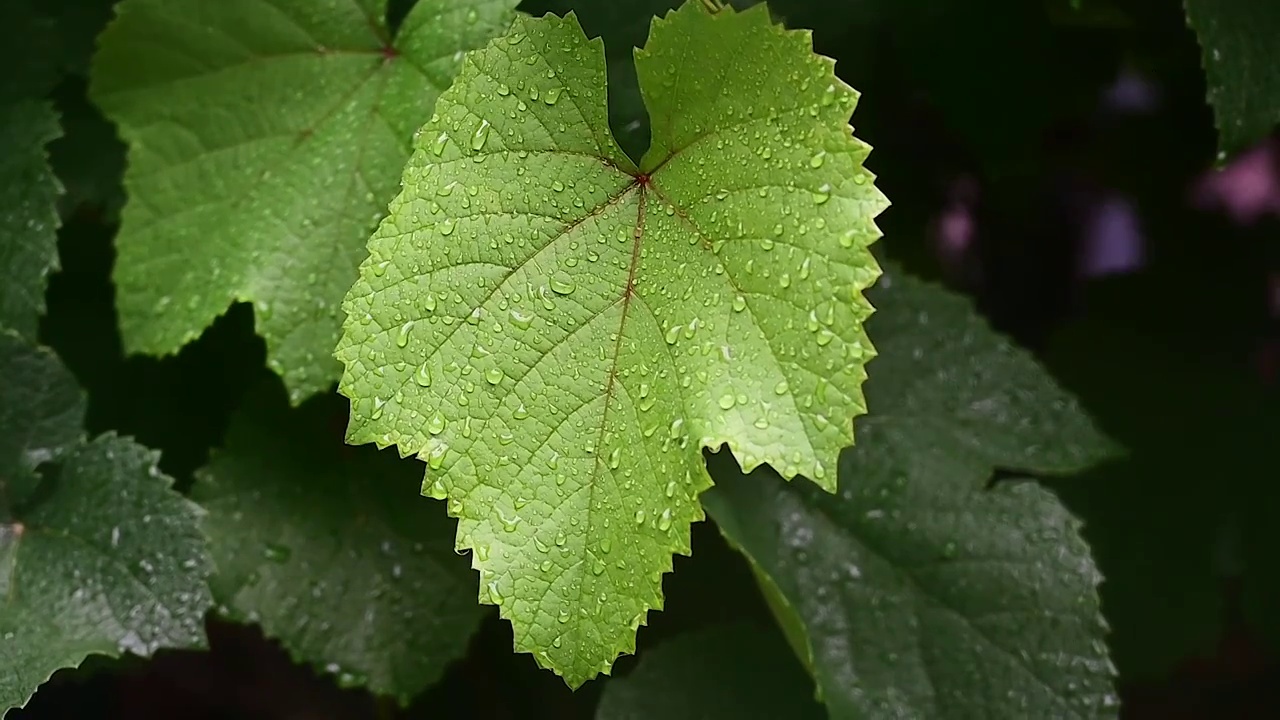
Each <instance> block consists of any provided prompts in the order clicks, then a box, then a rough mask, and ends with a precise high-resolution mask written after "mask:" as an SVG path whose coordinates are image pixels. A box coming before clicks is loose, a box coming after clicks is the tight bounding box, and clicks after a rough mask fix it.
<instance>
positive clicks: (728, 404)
mask: <svg viewBox="0 0 1280 720" xmlns="http://www.w3.org/2000/svg"><path fill="white" fill-rule="evenodd" d="M736 402H737V400H735V399H734V397H733V395H732V394H730V393H725V394H724V395H721V396H720V400H719V401H718V403H719V405H720V409H721V410H728V409H730V408H732V407H733V406H734V403H736Z"/></svg>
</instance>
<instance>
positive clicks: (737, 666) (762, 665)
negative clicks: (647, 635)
mask: <svg viewBox="0 0 1280 720" xmlns="http://www.w3.org/2000/svg"><path fill="white" fill-rule="evenodd" d="M826 717H827V715H826V713H824V712H823V710H822V706H821V705H819V704H818V703H816V702H814V699H813V681H812V680H811V679H810V678H809V677H808V676H807V675H805V672H804V668H802V667H800V666H799V665H798V664H797V663H796V661H795V658H793V657H792V656H791V654H790V651H789V650H788V649H787V645H786V643H785V642H784V641H783V640H782V638H780V637H778V634H777V632H776V631H773V630H772V629H769V628H760V627H756V626H754V625H751V624H748V623H735V624H731V625H716V626H713V627H710V628H707V629H703V630H699V631H697V632H693V633H689V634H687V635H681V636H679V637H677V638H675V639H673V640H669V641H667V642H665V643H663V644H662V645H659V646H658V647H655V648H654V649H652V650H647V651H646V652H645V654H644V655H643V656H641V658H640V664H639V665H638V666H637V667H636V669H635V670H634V671H632V672H631V673H630V674H629V675H627V676H626V677H625V678H619V679H617V680H612V681H610V682H609V683H608V684H607V685H605V688H604V694H603V695H602V696H601V697H600V705H599V708H598V709H597V710H596V720H655V719H656V718H662V719H663V720H742V719H743V718H779V719H782V718H785V719H786V720H820V719H821V718H826Z"/></svg>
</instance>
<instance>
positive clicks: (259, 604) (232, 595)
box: [193, 387, 482, 700]
mask: <svg viewBox="0 0 1280 720" xmlns="http://www.w3.org/2000/svg"><path fill="white" fill-rule="evenodd" d="M252 397H253V400H251V401H250V405H249V406H248V407H245V408H243V409H242V410H241V411H240V412H239V413H238V414H237V416H236V417H235V418H234V420H233V422H232V426H231V431H230V435H229V437H228V439H227V447H226V449H225V450H223V451H220V452H218V453H216V454H215V456H214V460H213V462H212V464H211V465H210V466H209V467H208V468H206V469H205V470H203V471H201V472H200V473H199V481H198V482H197V484H196V486H195V489H194V490H193V495H194V497H195V498H196V499H197V500H199V501H200V502H201V503H202V504H203V505H204V506H205V507H206V508H207V509H208V511H209V515H208V517H207V518H206V520H205V530H206V532H207V534H208V535H209V537H210V539H211V542H212V546H213V553H214V558H215V560H216V562H217V566H218V574H217V575H216V576H215V578H214V580H213V590H214V595H215V597H216V598H217V600H218V601H219V603H221V604H222V605H223V606H224V607H225V608H226V610H227V612H228V614H229V615H230V616H232V617H234V618H237V619H241V620H248V621H252V622H258V623H261V624H262V627H263V629H264V630H265V631H266V633H267V634H268V635H270V636H273V637H277V638H279V639H280V640H281V642H283V643H284V646H285V647H286V648H287V649H288V650H289V651H290V653H291V654H292V655H294V656H295V657H297V658H298V659H300V660H304V661H307V662H310V663H312V664H314V665H315V666H317V667H319V668H322V669H324V670H325V671H327V672H331V673H335V674H337V676H338V680H339V682H340V683H341V684H344V685H350V684H359V685H365V686H367V687H368V688H369V689H370V690H372V691H373V692H377V693H385V694H389V695H395V696H398V697H399V698H401V699H402V700H404V699H407V698H409V697H410V696H412V695H415V694H417V693H418V692H419V691H421V690H422V689H424V688H425V687H427V686H428V685H429V684H431V683H432V682H434V681H435V680H436V679H437V678H439V676H440V674H441V672H443V670H444V668H445V666H446V665H447V664H448V663H449V662H451V661H452V660H454V659H455V658H457V657H459V656H460V655H461V654H462V653H463V651H464V650H465V648H466V645H467V641H468V640H469V638H470V636H471V634H472V632H473V631H474V630H475V629H476V626H477V625H478V624H479V622H480V617H481V614H482V611H481V607H480V606H479V605H477V604H476V602H475V594H474V585H475V577H474V575H473V574H472V573H471V571H470V569H469V568H468V567H467V563H466V560H465V559H463V558H462V557H459V556H457V555H455V554H454V552H453V535H454V532H455V524H454V522H453V521H452V520H450V519H449V518H448V517H447V516H446V514H445V509H444V506H443V504H441V503H438V502H433V501H431V500H428V499H426V498H423V497H421V496H420V495H419V492H418V491H419V485H420V483H421V478H422V475H421V473H422V470H421V465H420V464H418V463H414V462H407V461H401V460H399V459H398V458H397V457H396V456H395V455H394V454H393V453H385V452H384V453H378V452H377V451H375V450H374V449H373V448H359V449H353V448H347V447H345V446H343V444H342V432H341V430H342V420H343V414H344V412H345V407H344V405H345V404H344V403H342V402H340V401H339V400H338V399H337V398H335V397H332V396H330V397H325V398H316V399H314V400H312V401H309V402H308V403H306V404H305V405H303V406H302V407H301V408H298V409H296V410H294V411H290V410H289V408H288V402H287V400H286V398H285V397H284V394H283V392H282V391H280V390H279V389H278V388H276V387H271V388H268V389H267V391H266V392H262V391H260V392H256V393H253V394H252Z"/></svg>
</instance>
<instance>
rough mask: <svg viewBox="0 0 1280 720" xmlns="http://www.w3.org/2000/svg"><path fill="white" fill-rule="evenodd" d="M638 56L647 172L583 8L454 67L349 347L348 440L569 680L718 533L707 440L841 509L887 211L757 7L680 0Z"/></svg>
mask: <svg viewBox="0 0 1280 720" xmlns="http://www.w3.org/2000/svg"><path fill="white" fill-rule="evenodd" d="M748 48H749V49H750V51H749V52H747V51H746V49H748ZM636 62H637V68H638V74H639V78H640V86H641V88H642V91H643V94H644V97H645V99H646V103H647V106H648V108H649V112H650V115H651V116H652V117H653V118H654V124H653V128H654V130H653V137H654V142H653V146H652V147H651V148H650V149H649V151H648V153H647V154H646V156H645V158H644V160H643V161H642V162H641V163H640V165H639V168H638V169H637V167H636V165H634V164H633V163H632V161H631V160H630V159H628V158H627V156H626V155H625V154H623V153H622V151H621V150H620V149H619V148H618V146H617V144H616V142H615V141H614V139H613V137H612V135H611V134H610V132H609V125H608V121H607V110H606V103H605V93H606V88H605V67H604V61H603V53H602V49H601V44H600V42H599V40H592V41H588V40H587V38H586V37H585V36H584V34H583V32H582V30H581V28H580V27H579V25H578V23H577V20H576V18H574V17H573V16H572V15H570V16H568V17H566V18H563V19H561V18H557V17H554V16H547V17H545V18H542V19H520V20H517V22H516V24H515V26H514V27H513V28H512V30H511V32H510V34H508V35H507V36H505V37H503V38H499V39H497V40H495V41H494V42H492V43H490V45H489V46H488V47H486V48H484V49H482V50H479V51H476V52H474V53H471V54H470V55H468V56H467V58H466V59H465V60H464V62H463V68H462V70H461V72H460V74H459V77H458V80H457V82H456V83H455V84H454V86H453V87H452V88H451V89H450V90H449V91H447V92H446V93H445V94H444V95H442V96H441V98H440V101H439V103H438V104H437V107H436V116H435V117H434V118H433V119H432V121H431V122H429V123H428V124H427V125H426V126H425V127H424V128H423V129H422V132H421V134H420V136H419V140H418V143H417V148H416V149H415V151H414V155H413V159H412V160H410V162H409V165H408V168H407V169H406V172H405V178H404V191H403V192H402V193H401V195H400V196H399V197H397V198H396V199H395V200H394V201H393V202H392V204H391V211H390V215H389V216H388V218H387V219H386V220H385V221H383V223H382V224H381V225H380V227H379V229H378V231H377V232H376V233H375V234H374V236H373V238H372V239H371V240H370V241H369V253H370V256H369V258H368V259H367V260H366V261H365V262H364V263H363V264H362V265H361V268H360V279H359V280H358V281H357V282H356V283H355V285H354V286H353V288H352V289H351V292H350V294H349V295H348V297H347V300H346V302H345V305H344V307H345V310H346V312H347V315H348V318H347V321H346V324H345V333H344V336H343V338H342V341H341V342H340V344H339V347H338V357H339V359H340V360H342V362H343V363H344V364H345V371H344V374H343V380H342V382H341V384H340V390H341V392H342V393H343V394H345V395H347V396H348V397H350V398H351V399H352V415H351V423H350V427H349V430H348V440H349V441H351V442H356V443H364V442H374V443H377V444H378V445H379V446H387V445H396V446H398V448H399V450H400V452H401V453H402V454H404V455H416V456H418V457H420V458H422V459H423V460H425V461H426V462H427V465H428V471H427V482H426V485H427V492H428V494H430V495H432V496H434V497H437V498H440V499H446V498H447V499H448V504H449V508H448V509H449V512H450V514H451V515H453V516H454V517H457V518H459V525H458V535H457V545H458V547H459V548H465V549H471V550H472V551H473V554H472V563H473V566H474V567H476V568H477V569H478V570H479V571H480V573H481V584H480V598H481V600H482V601H483V602H488V603H494V604H497V605H499V606H500V609H501V612H502V614H503V616H504V617H506V618H508V619H510V620H511V621H512V624H513V626H514V629H515V638H516V647H517V649H518V650H521V651H525V652H532V653H534V655H535V658H536V659H537V660H538V662H539V663H540V664H542V665H543V666H546V667H549V668H552V669H554V670H555V671H557V672H559V673H560V674H561V675H563V676H564V677H565V679H566V680H567V682H568V683H569V684H570V685H572V686H577V685H579V684H581V683H582V682H584V681H586V680H587V679H589V678H591V677H593V676H594V675H596V674H597V673H600V672H604V671H607V670H608V669H609V668H610V666H611V665H612V662H613V660H614V658H615V657H616V656H617V655H618V654H619V653H621V652H630V651H632V650H633V648H634V643H635V631H636V628H637V627H638V626H639V625H640V624H642V623H644V622H645V619H646V616H647V613H648V611H649V610H650V609H653V608H659V607H661V602H662V599H661V576H662V574H663V573H665V572H667V571H669V570H670V569H671V556H672V554H673V553H676V552H679V553H688V552H689V528H690V524H691V523H692V522H694V521H696V520H699V519H701V518H702V516H703V514H702V509H701V506H700V505H699V502H698V494H699V493H700V492H701V491H702V490H703V489H705V488H706V487H707V486H708V485H709V480H708V478H707V476H706V471H705V468H704V465H703V461H702V456H701V449H702V448H704V447H719V446H721V445H722V444H724V443H729V444H730V445H731V447H732V449H733V452H734V453H735V454H736V456H737V457H738V458H739V460H740V461H741V462H742V463H743V464H744V465H746V466H748V467H753V468H754V467H756V466H758V465H760V464H762V463H766V462H767V463H770V464H772V465H773V466H774V467H776V468H777V469H778V470H779V471H780V472H782V473H783V474H784V475H786V476H787V477H789V478H790V477H795V476H796V475H804V476H806V477H808V478H810V479H812V480H814V481H815V482H817V483H818V484H819V485H821V486H823V487H825V488H827V489H833V488H834V481H835V472H834V466H835V465H834V464H835V461H836V457H837V454H838V452H839V450H840V448H842V447H844V446H847V445H848V444H849V443H850V442H851V441H852V439H853V436H852V427H851V425H850V423H849V418H851V417H853V416H855V415H858V414H860V413H862V412H864V411H865V408H864V405H863V401H862V396H861V391H860V386H861V383H862V380H863V378H864V377H865V373H864V370H863V364H864V362H865V361H866V360H867V359H868V358H869V357H871V355H872V354H873V350H872V349H871V346H870V343H869V342H868V341H867V338H866V336H865V334H864V333H863V331H862V329H861V322H862V320H863V319H865V318H866V317H867V316H868V315H869V314H870V313H871V306H870V305H869V304H868V303H867V302H866V300H865V299H864V298H863V297H862V294H861V291H862V289H863V288H864V287H866V286H867V285H869V284H871V283H872V282H874V280H875V278H876V276H877V275H878V273H879V267H878V266H877V264H876V262H875V260H874V259H873V258H872V256H871V254H870V252H869V250H868V249H867V246H868V245H869V244H870V243H871V242H872V241H873V240H874V239H875V238H876V237H878V235H879V231H878V230H877V229H876V227H875V225H874V223H873V221H872V219H873V217H874V216H875V215H876V214H877V213H878V212H879V211H880V210H881V209H882V208H883V207H884V206H885V205H886V201H885V200H884V197H883V196H882V195H881V194H880V193H879V191H877V190H876V189H875V187H874V185H873V183H872V176H871V175H870V173H868V172H867V171H866V170H865V169H864V168H863V167H862V161H863V159H864V158H865V157H866V156H867V154H868V152H869V148H868V146H866V145H865V144H863V143H861V142H860V141H858V140H856V139H854V138H853V136H852V131H851V130H850V128H849V125H848V121H849V117H850V114H851V112H852V110H853V106H854V104H855V101H856V97H857V94H856V92H855V91H853V90H852V89H851V88H849V87H848V86H846V85H844V84H843V83H842V82H840V81H839V80H838V79H837V78H836V77H835V75H834V74H833V72H832V64H833V63H832V61H831V60H829V59H827V58H823V57H820V56H818V55H815V54H814V53H813V52H812V47H811V43H810V40H809V36H808V33H804V32H787V31H784V30H783V29H781V28H780V27H777V26H775V25H774V24H772V23H771V21H770V19H769V15H768V12H767V10H766V9H765V8H764V7H762V6H760V7H756V8H754V9H752V10H750V11H747V12H744V13H736V12H734V11H732V10H728V9H726V10H723V11H721V12H719V13H718V14H714V15H713V14H711V13H709V12H708V11H707V10H706V9H705V8H704V7H703V6H702V5H701V4H700V3H697V2H692V3H689V4H686V5H685V6H684V7H683V8H682V9H680V10H678V11H675V12H673V13H672V14H670V15H668V16H667V17H666V18H663V19H658V20H655V21H654V24H653V28H652V31H651V33H650V37H649V42H648V45H647V46H646V48H645V49H644V50H642V51H639V52H638V53H637V60H636Z"/></svg>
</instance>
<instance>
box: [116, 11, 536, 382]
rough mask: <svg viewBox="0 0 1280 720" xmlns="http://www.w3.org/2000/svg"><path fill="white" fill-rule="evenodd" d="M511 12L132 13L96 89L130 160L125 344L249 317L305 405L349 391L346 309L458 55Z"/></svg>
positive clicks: (119, 282) (174, 344)
mask: <svg viewBox="0 0 1280 720" xmlns="http://www.w3.org/2000/svg"><path fill="white" fill-rule="evenodd" d="M514 4H515V2H514V1H513V0H421V1H420V2H418V3H417V4H416V5H415V6H414V8H413V10H412V11H411V12H410V13H409V15H408V17H407V18H406V19H405V20H404V22H403V24H401V25H400V27H399V30H398V33H397V34H396V36H395V37H394V38H392V37H391V35H390V31H389V30H388V29H387V25H386V22H385V20H384V15H385V12H386V0H360V1H359V2H351V1H350V0H323V1H318V0H219V1H218V2H207V1H206V0H124V1H123V2H121V4H120V5H119V7H118V14H117V17H116V19H115V20H114V21H113V22H112V24H111V25H110V26H109V27H108V28H107V30H106V31H105V32H104V33H103V36H102V38H101V41H100V44H101V49H100V51H99V53H98V55H97V57H96V58H95V60H94V67H93V76H92V86H91V93H92V96H93V98H94V100H95V101H96V102H97V103H98V105H99V106H101V107H102V108H103V109H104V111H105V112H106V114H107V116H108V117H109V118H110V119H111V120H113V121H114V122H115V123H117V125H118V126H119V128H120V133H121V136H122V137H123V139H124V140H125V142H126V143H127V144H128V146H129V164H128V169H127V171H126V174H125V189H126V190H127V192H128V195H129V202H128V204H127V206H126V207H125V208H124V210H123V213H122V226H121V230H120V235H119V238H118V239H117V250H118V257H117V258H116V264H115V283H116V302H117V304H118V308H119V315H120V325H121V332H122V334H123V339H124V343H125V347H126V349H127V350H129V351H131V352H146V353H153V354H168V353H173V352H176V351H177V350H178V348H180V347H181V346H182V345H184V344H185V343H187V342H188V341H190V340H192V339H194V338H195V337H197V336H199V335H200V333H201V332H202V331H203V330H204V329H205V328H206V327H208V326H209V325H210V324H211V323H212V322H213V320H214V318H216V317H217V316H219V315H221V314H222V313H224V312H225V311H226V309H227V306H228V305H230V304H232V303H235V302H241V301H245V302H252V303H253V304H254V308H255V320H256V322H257V327H258V332H259V334H261V335H262V336H263V337H264V338H265V339H266V341H267V345H268V361H269V364H270V365H271V367H272V369H273V370H275V371H276V372H277V373H279V374H281V375H282V376H283V377H284V379H285V382H286V384H287V385H288V387H289V389H290V394H291V397H292V398H293V399H294V401H295V402H296V401H298V400H301V398H302V397H304V396H306V395H307V394H310V393H312V392H316V391H320V390H323V389H325V388H327V387H329V386H330V384H331V383H332V382H333V381H334V380H335V379H336V378H337V376H338V366H337V364H336V363H335V362H334V361H333V359H332V358H331V357H330V351H331V349H332V348H333V345H334V343H335V342H336V340H337V338H338V334H339V330H340V327H341V322H340V319H339V301H340V299H341V298H342V294H343V292H345V291H346V289H347V288H348V287H350V285H351V282H352V280H353V279H354V278H355V268H356V265H357V263H358V262H359V261H360V258H361V257H362V256H363V254H364V249H363V243H364V241H365V240H366V239H367V238H368V235H369V232H370V231H371V230H372V229H373V227H374V226H375V225H376V224H377V221H378V219H379V218H380V217H381V216H382V214H383V213H384V212H385V208H386V203H387V201H388V200H389V199H390V198H391V196H392V195H393V194H394V193H395V190H396V181H397V179H398V178H399V175H400V171H401V169H402V168H403V166H404V162H405V160H406V159H407V158H408V157H409V149H410V141H411V138H412V136H413V131H414V130H415V129H417V128H418V127H419V126H420V125H421V124H422V123H423V122H424V121H425V120H426V119H427V117H429V116H430V114H431V107H432V105H433V104H434V102H435V99H436V98H437V97H438V95H439V93H440V91H441V90H442V89H444V88H445V87H447V86H448V84H449V82H450V81H451V80H452V78H453V75H454V72H455V71H456V68H457V66H458V62H459V60H460V59H461V55H462V53H463V51H465V50H468V49H470V48H473V47H476V46H478V45H479V44H481V43H482V42H483V41H484V40H486V39H488V38H489V37H491V36H493V35H494V34H496V33H498V32H500V31H501V30H502V29H503V28H504V27H506V26H507V24H508V23H509V21H510V18H511V10H510V8H511V7H512V6H514Z"/></svg>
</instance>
